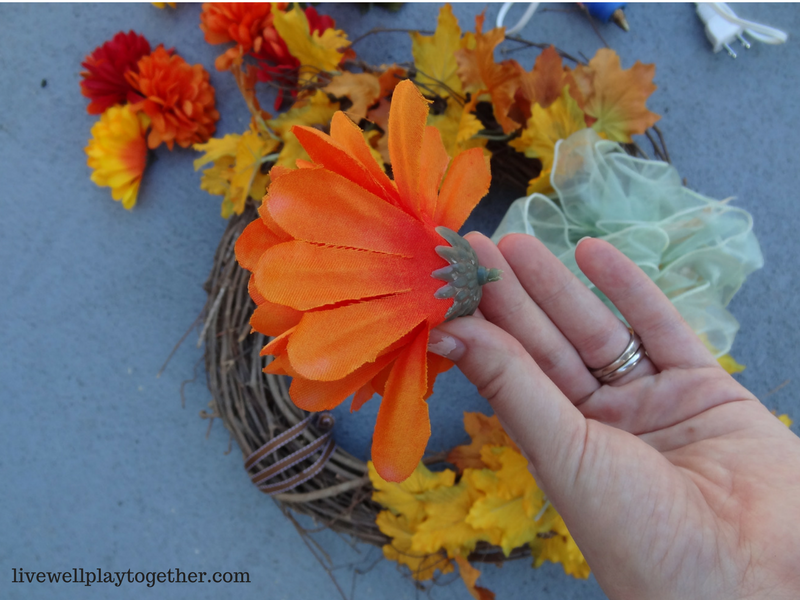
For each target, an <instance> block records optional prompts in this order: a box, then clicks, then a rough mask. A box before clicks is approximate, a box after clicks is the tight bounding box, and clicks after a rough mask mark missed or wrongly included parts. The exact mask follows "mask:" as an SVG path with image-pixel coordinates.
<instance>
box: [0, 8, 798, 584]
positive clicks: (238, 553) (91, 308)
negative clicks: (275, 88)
mask: <svg viewBox="0 0 800 600" xmlns="http://www.w3.org/2000/svg"><path fill="white" fill-rule="evenodd" d="M438 8H439V5H417V4H408V5H405V6H404V7H403V8H402V9H401V10H400V12H399V13H397V14H390V13H387V12H385V11H383V10H380V9H373V10H371V11H370V12H369V13H367V14H366V15H363V16H362V15H361V14H360V13H359V11H358V9H357V8H356V7H354V6H352V5H328V6H323V7H321V8H320V10H321V11H322V12H327V13H329V14H332V15H333V16H334V17H335V18H336V19H337V22H338V24H339V26H343V27H344V28H345V29H346V30H347V31H348V33H349V35H350V38H351V39H355V38H356V37H358V36H359V35H360V34H362V33H365V32H367V31H369V30H370V29H372V28H373V27H375V26H384V27H392V28H414V29H432V28H433V27H434V26H435V18H436V14H437V12H438ZM498 8H499V7H498V5H497V4H495V5H488V8H487V17H488V19H487V22H488V23H493V22H494V18H495V15H496V14H497V10H498ZM483 9H484V5H483V4H469V5H457V6H456V7H455V12H456V14H457V16H458V17H459V19H460V23H461V27H462V29H465V30H466V29H472V28H473V22H472V19H473V17H474V15H475V14H477V13H478V12H479V11H481V10H483ZM199 10H200V8H199V5H181V6H179V7H178V8H177V10H165V11H159V10H157V9H155V8H153V7H152V6H151V5H149V4H125V5H9V4H4V5H0V73H2V75H3V81H4V83H3V85H2V86H0V108H2V111H1V112H0V181H2V182H3V186H2V192H0V209H1V211H2V218H0V348H2V349H3V350H2V356H3V358H2V360H0V401H1V402H2V412H0V431H2V437H0V439H1V440H2V446H3V452H2V454H0V480H1V481H2V482H3V483H2V485H0V506H2V510H1V511H0V597H2V598H26V599H27V598H31V599H34V598H89V597H92V598H141V597H143V595H144V594H148V595H151V594H152V597H158V598H192V599H193V600H198V599H203V598H222V597H236V598H241V599H248V598H259V599H263V598H269V599H283V598H287V599H288V598H291V599H296V600H303V599H311V598H314V599H316V598H326V599H327V598H339V597H341V596H340V592H339V591H338V590H337V588H336V587H335V585H334V583H333V582H332V581H331V579H330V578H329V575H328V574H327V573H326V572H325V570H323V568H322V567H321V566H320V565H319V564H318V562H317V561H316V560H315V558H314V557H313V555H312V554H311V552H310V551H309V549H308V548H307V546H306V545H305V544H304V543H303V541H302V540H301V539H300V537H299V536H298V535H297V533H296V532H295V530H294V527H293V526H292V524H291V523H290V522H289V521H288V520H287V519H286V518H285V517H284V516H283V515H282V514H281V512H280V511H279V510H278V508H277V507H276V506H275V505H274V504H273V502H272V501H270V500H269V499H268V498H266V497H265V496H263V495H262V494H261V493H260V492H258V491H257V490H256V489H255V488H254V487H253V486H252V485H251V484H250V483H249V480H248V478H247V477H246V475H245V472H244V470H243V469H242V467H241V454H240V452H239V450H238V449H237V448H236V447H233V448H232V449H231V448H230V445H229V436H228V434H227V432H226V430H225V429H224V427H223V426H222V424H221V423H220V422H218V421H217V422H214V423H212V425H211V427H210V429H209V423H208V422H207V421H204V420H202V419H200V418H199V416H198V413H199V412H200V411H201V410H202V409H205V408H206V407H207V403H208V401H209V400H210V396H209V393H208V390H207V389H206V387H205V382H204V374H203V368H202V363H201V359H202V350H201V349H198V348H197V347H196V345H195V340H196V333H195V334H193V335H191V336H190V337H189V340H188V341H187V342H186V343H185V344H183V346H181V347H180V349H179V350H178V352H177V353H176V355H175V357H174V359H173V360H172V363H171V364H170V365H169V368H168V369H167V371H166V372H165V373H164V375H163V376H162V377H160V378H156V373H157V372H158V370H159V367H160V366H161V364H162V363H163V362H164V360H165V358H166V357H167V355H168V354H169V352H170V350H171V349H172V347H173V346H174V345H175V343H176V342H177V341H178V340H179V339H180V338H181V336H182V335H183V333H184V332H185V331H186V329H187V327H189V326H190V324H191V323H192V322H193V321H194V320H195V318H196V316H197V315H198V313H199V312H200V310H201V308H202V306H203V304H204V302H205V294H204V292H203V290H202V287H201V286H202V283H203V282H204V280H205V278H206V276H207V274H208V271H209V269H210V266H211V260H212V257H213V254H214V250H215V248H216V245H217V243H218V241H219V239H220V236H221V234H222V232H223V230H224V228H225V222H224V221H223V220H222V219H221V218H220V217H219V199H218V198H217V197H212V196H209V195H207V194H206V193H205V192H202V191H201V190H200V189H199V179H200V175H199V174H197V173H195V172H194V171H193V169H192V160H193V159H194V157H195V156H194V153H193V152H192V151H190V150H181V149H178V150H176V151H175V152H172V153H170V152H167V151H166V150H165V149H164V148H162V149H160V150H159V151H158V152H157V156H158V160H157V161H156V162H155V163H154V164H152V165H151V166H150V167H149V169H148V171H147V173H146V175H145V181H144V184H143V186H142V189H141V192H140V197H139V205H138V206H137V207H136V208H135V210H134V211H133V212H127V211H124V210H123V209H122V207H121V206H120V204H119V203H116V202H113V201H112V200H111V197H110V193H109V190H108V189H107V188H98V187H96V186H95V185H94V184H92V183H91V182H90V180H89V169H88V167H87V166H86V157H85V155H84V152H83V147H84V146H85V145H86V141H87V139H88V136H89V131H90V129H91V126H92V124H93V123H94V122H95V119H96V117H92V116H90V115H87V114H86V111H85V106H86V103H87V102H86V100H85V99H84V98H83V97H82V96H81V95H80V91H79V86H78V81H79V75H78V74H79V71H80V62H81V60H82V59H83V57H84V56H85V55H86V54H88V53H89V52H91V51H92V50H93V49H94V48H95V47H96V46H98V45H100V44H101V43H103V42H104V41H105V40H107V39H109V38H111V37H112V36H113V34H114V33H116V32H117V31H119V30H125V31H127V30H128V29H131V28H133V29H135V30H136V31H138V32H140V33H142V34H144V35H145V36H146V37H147V38H148V39H149V40H150V42H151V44H152V45H153V46H155V45H157V44H158V43H164V44H165V45H166V46H167V47H173V46H174V47H175V48H176V50H177V51H178V52H179V53H180V54H181V55H182V56H183V57H184V58H186V59H187V60H188V61H189V62H190V63H198V62H199V63H202V64H203V65H205V66H206V68H207V69H209V70H210V71H211V80H212V83H213V84H214V85H215V86H216V89H217V106H218V109H219V110H220V112H221V114H222V119H221V121H220V123H219V126H218V134H219V135H222V134H224V133H231V132H240V131H242V130H244V128H245V127H246V123H247V120H248V115H247V113H246V109H245V106H244V103H243V102H242V100H241V98H240V97H239V95H238V92H237V91H236V89H235V84H234V82H233V80H232V78H231V77H230V76H229V75H228V74H225V73H217V72H216V71H213V61H214V58H215V56H216V55H217V54H219V53H220V52H221V51H222V50H221V49H220V47H211V46H208V45H207V44H205V42H204V41H203V37H202V33H201V31H200V30H199V28H198V23H199V17H198V15H199ZM736 10H737V12H738V13H739V14H740V15H741V16H743V17H746V18H749V19H753V20H756V21H761V22H764V23H767V24H771V25H775V26H778V27H781V28H783V29H786V30H788V31H789V33H790V35H791V36H795V35H797V33H798V32H800V9H798V7H797V6H796V5H783V4H771V5H751V4H745V5H737V7H736ZM520 12H521V8H520V7H517V8H515V9H514V10H512V14H511V17H512V19H515V18H516V15H517V14H519V13H520ZM627 15H628V20H629V22H630V25H631V32H630V33H624V32H622V31H621V30H619V29H617V28H616V27H614V26H611V25H609V26H603V25H600V26H599V30H600V32H601V33H602V35H603V37H604V38H605V39H606V41H607V42H608V44H609V46H610V47H612V48H613V49H615V50H616V51H617V52H618V53H619V54H620V56H621V58H622V63H623V67H626V68H627V67H629V66H631V64H632V63H633V62H634V61H636V60H641V61H642V62H645V63H650V62H655V63H656V66H657V69H656V83H657V84H658V86H659V89H658V90H657V91H656V93H655V94H654V95H653V96H652V97H651V99H650V102H649V107H650V108H651V110H653V111H655V112H657V113H659V114H661V115H662V116H663V118H662V120H661V122H660V123H659V125H660V127H661V129H662V131H663V132H664V136H665V138H666V140H667V145H668V148H669V152H670V154H671V157H672V160H673V163H674V164H675V165H676V167H677V168H678V170H679V171H680V173H681V175H682V176H684V177H686V179H687V181H688V184H689V185H690V186H691V187H693V188H694V189H696V190H697V191H699V192H701V193H703V194H705V195H708V196H710V197H715V198H726V197H729V196H735V197H736V200H735V202H736V203H737V205H739V206H741V207H743V208H745V209H747V210H749V211H750V212H751V213H752V214H753V216H754V219H755V231H756V234H757V236H758V238H759V240H760V242H761V245H762V249H763V252H764V257H765V263H766V266H765V267H764V268H763V269H762V270H761V271H758V272H756V273H755V274H754V275H752V276H751V277H750V279H749V280H748V281H747V282H746V283H745V285H744V287H743V288H742V290H741V291H740V293H739V294H738V295H737V296H736V297H735V298H734V300H733V302H732V304H731V310H732V312H733V314H734V315H736V317H737V318H738V319H739V320H740V322H741V330H740V333H739V336H738V338H737V341H736V343H735V345H734V349H733V354H734V356H735V357H736V358H737V359H738V360H739V362H742V363H744V364H746V365H747V370H746V371H745V372H744V373H742V374H741V375H740V376H739V379H740V381H742V382H743V383H744V385H745V386H747V387H748V388H749V389H750V390H752V391H753V392H754V393H755V394H757V395H758V396H759V397H760V398H762V399H763V400H764V402H765V403H766V404H767V405H768V406H769V407H770V408H775V409H777V410H778V411H779V412H787V413H789V414H790V415H791V416H792V417H793V418H794V419H795V420H796V421H800V402H798V396H800V366H798V365H800V360H798V352H799V351H798V347H799V346H800V335H799V332H800V325H798V319H797V315H798V314H800V279H798V277H797V271H798V269H797V260H798V256H800V254H798V240H797V232H798V231H799V230H800V210H798V207H797V201H798V198H797V196H798V183H800V181H799V178H798V174H797V147H798V143H797V139H796V136H797V135H798V132H799V131H800V78H798V77H797V72H798V65H800V45H798V40H797V38H796V37H790V39H789V42H788V43H787V44H785V45H783V46H763V45H759V44H754V45H753V48H752V49H751V50H750V51H742V52H741V53H740V56H739V58H738V59H736V60H733V59H731V58H729V57H728V56H727V55H726V54H724V53H721V54H716V55H715V54H713V53H712V52H711V49H710V46H709V44H708V42H707V40H706V39H705V36H704V33H703V28H702V25H701V24H700V22H699V21H698V19H697V18H696V16H695V15H694V8H693V6H692V5H680V4H673V5H629V6H628V8H627ZM523 35H524V36H525V37H526V38H527V39H529V40H533V41H541V42H552V43H555V44H556V45H557V46H559V47H560V48H562V49H564V50H565V51H568V52H570V53H573V54H580V53H583V54H585V55H586V56H589V57H591V56H592V55H593V54H594V52H595V51H596V50H597V49H598V48H599V47H601V46H602V42H601V40H600V38H599V37H598V35H597V34H596V33H595V31H594V30H593V29H592V27H591V26H590V24H589V23H588V21H587V20H586V19H585V18H584V17H583V15H582V14H581V13H579V12H576V10H575V9H574V5H567V4H558V5H551V6H549V7H547V10H542V11H540V12H538V13H537V14H536V16H535V17H534V20H533V21H532V22H531V23H530V24H528V26H527V27H526V28H525V30H524V31H523ZM504 47H507V48H513V47H515V46H514V44H509V43H507V44H505V45H504ZM355 48H356V50H357V52H358V54H359V56H360V58H362V59H364V60H366V61H368V62H370V63H372V64H381V63H386V62H394V61H407V60H410V58H411V55H410V42H409V39H408V36H407V35H406V34H405V33H384V34H381V35H375V36H372V37H369V38H365V39H364V40H363V41H361V42H359V43H358V44H357V45H356V47H355ZM535 55H536V54H535V52H534V51H527V50H526V51H520V52H514V53H513V54H512V56H513V57H514V58H516V59H517V60H519V61H520V62H521V63H522V65H523V66H524V67H525V68H526V69H529V68H530V67H531V65H532V63H533V59H534V57H535ZM45 82H46V83H45ZM264 104H265V105H267V106H268V105H269V104H270V103H269V102H265V103H264ZM645 143H646V141H645ZM513 198H514V195H513V192H511V191H509V190H507V189H505V190H504V189H494V190H493V191H492V192H491V195H490V196H489V197H488V198H487V199H486V200H485V201H484V202H483V203H482V204H481V206H480V207H479V208H478V209H477V211H476V213H475V214H474V215H473V217H471V218H470V221H469V222H468V223H467V225H466V227H465V231H469V230H471V229H479V230H481V231H483V232H484V233H487V234H491V233H492V232H493V230H494V228H495V226H496V225H497V223H498V222H499V221H500V219H501V217H502V215H503V212H504V210H505V207H506V206H507V205H508V204H509V202H510V201H511V200H512V199H513ZM195 373H196V374H197V379H196V380H195V381H194V382H192V383H189V384H187V385H186V386H185V388H184V392H185V406H182V403H181V396H180V388H181V382H182V381H183V380H186V379H191V378H192V377H193V374H195ZM376 406H377V402H373V403H370V405H367V407H365V410H364V412H363V414H359V415H356V416H354V417H352V418H351V417H350V416H346V415H345V413H341V415H340V416H341V418H340V419H339V422H338V424H337V427H338V432H337V435H338V439H339V441H340V443H342V444H343V445H345V446H346V447H348V448H350V449H351V450H353V451H354V452H356V453H362V455H363V453H364V452H365V450H366V448H367V447H368V440H369V436H370V434H371V429H372V424H373V422H374V411H375V409H376ZM431 406H432V410H431V413H432V420H433V427H434V430H435V431H436V434H435V435H434V438H433V439H432V442H431V450H437V449H443V448H447V447H450V446H452V445H453V444H456V443H460V442H462V441H463V440H464V436H463V430H462V428H461V425H460V420H461V412H462V411H463V410H480V411H484V412H489V408H488V406H487V405H486V403H485V402H484V401H483V400H482V399H480V398H479V397H478V396H477V394H476V393H475V392H474V391H473V390H472V389H471V388H470V386H469V385H468V384H467V383H466V381H465V380H464V379H463V377H461V376H460V375H459V374H458V373H449V374H448V375H447V376H445V377H443V378H442V379H441V382H440V383H439V384H438V387H437V393H436V395H435V396H434V398H433V399H432V401H431ZM370 410H371V411H372V412H370ZM795 431H797V426H795ZM319 539H320V540H321V543H322V545H323V547H324V548H325V549H326V550H327V551H328V552H329V553H330V554H331V556H332V557H333V560H334V562H335V564H336V565H337V566H340V568H338V569H336V570H335V571H334V572H333V574H334V575H335V577H336V579H337V580H338V582H339V586H340V587H341V590H342V592H343V594H344V595H345V596H346V597H348V598H358V599H362V598H375V599H383V598H392V599H395V598H397V599H399V598H417V597H430V598H436V599H442V600H444V599H457V598H467V597H468V594H467V592H466V591H465V589H464V587H463V585H462V584H461V583H460V581H457V580H456V581H454V582H453V583H452V584H451V585H441V586H436V587H434V588H433V589H432V591H430V592H426V591H418V590H416V589H415V587H414V585H413V582H411V581H410V579H409V578H408V577H407V576H406V575H404V574H403V573H401V572H400V571H398V570H397V569H396V568H395V565H394V564H393V563H389V562H387V561H378V560H377V559H378V558H379V557H380V551H379V550H378V549H374V548H372V549H371V548H368V547H363V546H359V547H356V548H351V547H350V546H349V545H348V544H347V543H346V542H345V541H344V540H342V539H340V538H338V537H337V536H335V535H332V534H322V535H321V536H320V538H319ZM610 543H613V540H610ZM98 567H99V568H102V569H103V570H107V571H126V570H127V569H131V570H133V571H137V570H141V571H162V570H163V571H166V570H167V569H175V568H180V569H181V570H183V571H206V572H209V573H211V572H216V571H220V572H222V571H247V572H249V573H250V578H251V583H250V584H238V585H234V584H230V585H224V584H218V585H214V584H196V585H191V584H171V585H169V584H162V585H159V584H157V585H156V587H155V588H153V590H148V591H147V592H145V591H144V590H142V589H141V588H142V585H133V584H123V585H122V586H120V587H115V588H113V589H109V585H108V584H106V585H103V586H100V585H94V586H92V587H85V586H82V585H80V584H58V585H56V584H49V583H47V584H27V583H26V584H19V583H16V584H14V583H11V581H12V577H13V572H12V569H13V568H16V569H20V568H21V569H24V570H26V571H53V570H65V569H72V568H84V569H86V570H89V569H94V570H96V569H97V568H98ZM354 568H357V569H359V570H361V571H366V573H364V574H356V573H355V572H354ZM450 581H452V577H451V576H448V577H445V578H443V580H442V581H441V582H440V583H442V584H447V583H448V582H450ZM479 583H480V584H481V585H484V586H486V587H489V588H490V589H492V590H494V591H495V592H496V593H497V598H498V599H499V600H514V599H521V598H558V599H565V600H566V599H586V600H588V599H598V598H603V597H604V595H603V593H602V591H601V590H600V589H599V587H598V586H597V584H596V582H595V581H594V579H592V578H590V579H589V580H588V581H575V580H572V579H571V578H569V577H567V576H565V575H564V573H563V571H562V569H561V567H560V566H558V565H550V564H548V565H546V566H544V567H543V568H541V569H538V570H533V569H531V568H530V565H529V563H528V561H527V560H524V561H517V562H515V563H509V564H507V565H505V566H504V567H503V568H502V569H496V568H493V567H492V568H489V567H487V568H485V570H484V575H483V576H482V578H481V580H480V582H479Z"/></svg>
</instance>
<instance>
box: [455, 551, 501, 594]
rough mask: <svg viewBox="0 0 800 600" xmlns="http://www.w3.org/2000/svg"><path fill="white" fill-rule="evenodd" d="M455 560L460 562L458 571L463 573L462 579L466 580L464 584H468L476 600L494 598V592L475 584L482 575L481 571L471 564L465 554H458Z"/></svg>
mask: <svg viewBox="0 0 800 600" xmlns="http://www.w3.org/2000/svg"><path fill="white" fill-rule="evenodd" d="M455 561H456V563H457V564H458V573H459V575H461V579H463V580H464V585H466V586H467V590H468V591H469V593H470V595H471V596H472V597H473V598H475V600H494V592H491V591H489V590H487V589H486V588H483V587H480V586H478V585H475V583H476V582H477V581H478V577H480V576H481V572H480V571H478V569H476V568H475V567H473V566H472V565H471V564H469V561H468V560H467V559H466V558H464V557H463V556H456V557H455Z"/></svg>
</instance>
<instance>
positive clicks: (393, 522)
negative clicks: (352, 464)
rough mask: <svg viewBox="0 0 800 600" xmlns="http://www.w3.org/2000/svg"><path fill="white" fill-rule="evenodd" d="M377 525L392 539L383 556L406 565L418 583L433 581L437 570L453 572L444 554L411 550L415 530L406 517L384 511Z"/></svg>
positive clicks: (384, 548)
mask: <svg viewBox="0 0 800 600" xmlns="http://www.w3.org/2000/svg"><path fill="white" fill-rule="evenodd" d="M371 464H372V463H370V465H371ZM375 523H376V524H377V525H378V529H380V530H381V532H382V533H383V534H385V535H387V536H389V537H390V538H392V541H391V543H389V544H386V545H385V546H384V547H383V556H384V557H385V558H387V559H388V560H394V561H397V562H398V563H399V564H401V565H406V566H407V567H408V568H409V569H411V576H412V577H413V578H414V579H416V580H417V581H427V580H428V579H432V578H433V576H434V573H435V572H436V570H437V569H438V570H439V571H441V572H442V573H450V572H451V571H452V570H453V563H452V561H450V559H448V558H447V556H445V554H444V553H443V552H437V553H435V554H425V553H422V552H414V551H413V550H412V549H411V536H412V533H413V529H412V527H411V525H410V523H409V520H408V518H407V517H406V516H405V515H393V514H392V513H391V512H389V511H388V510H383V511H381V512H380V513H378V516H377V517H376V519H375Z"/></svg>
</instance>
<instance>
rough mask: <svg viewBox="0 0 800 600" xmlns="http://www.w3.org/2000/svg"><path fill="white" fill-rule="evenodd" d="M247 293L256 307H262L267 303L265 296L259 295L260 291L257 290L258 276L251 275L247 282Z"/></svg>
mask: <svg viewBox="0 0 800 600" xmlns="http://www.w3.org/2000/svg"><path fill="white" fill-rule="evenodd" d="M247 291H248V292H249V294H250V297H251V298H252V299H253V302H255V303H256V306H260V305H262V304H264V302H266V301H267V299H266V298H264V296H262V295H261V294H259V293H258V289H257V288H256V276H255V275H253V274H251V275H250V279H249V280H248V281H247Z"/></svg>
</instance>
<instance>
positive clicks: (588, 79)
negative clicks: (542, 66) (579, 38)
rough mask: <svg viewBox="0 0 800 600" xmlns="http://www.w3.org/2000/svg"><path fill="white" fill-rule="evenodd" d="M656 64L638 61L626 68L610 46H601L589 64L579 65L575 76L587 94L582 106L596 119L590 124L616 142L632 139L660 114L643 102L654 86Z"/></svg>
mask: <svg viewBox="0 0 800 600" xmlns="http://www.w3.org/2000/svg"><path fill="white" fill-rule="evenodd" d="M655 73H656V67H655V65H653V64H650V65H645V64H642V63H641V62H639V61H636V63H635V64H634V65H633V66H632V67H631V68H630V69H627V70H623V69H622V67H621V66H620V61H619V56H617V53H616V52H614V51H613V50H609V49H607V48H601V49H600V50H598V51H597V54H595V55H594V58H592V60H590V61H589V64H588V65H579V66H578V67H577V68H576V69H575V71H574V75H575V80H576V82H577V84H578V86H579V88H580V91H581V93H582V94H583V96H584V97H585V98H586V104H585V105H584V107H583V109H584V111H585V112H586V114H587V115H589V116H590V117H592V118H594V119H596V121H595V122H594V123H593V124H592V127H593V128H594V129H595V130H596V131H597V132H598V133H600V132H602V133H605V134H606V136H607V138H608V139H610V140H612V141H615V142H623V143H627V142H631V141H632V140H631V135H634V134H642V133H644V132H645V131H647V129H648V127H652V126H653V125H654V124H655V123H656V121H658V120H659V119H660V118H661V117H660V116H659V115H657V114H655V113H652V112H650V111H649V110H647V107H646V106H645V103H646V102H647V99H648V98H649V97H650V95H651V94H652V93H653V92H654V91H655V90H656V87H657V86H656V85H654V84H653V77H654V76H655Z"/></svg>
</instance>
